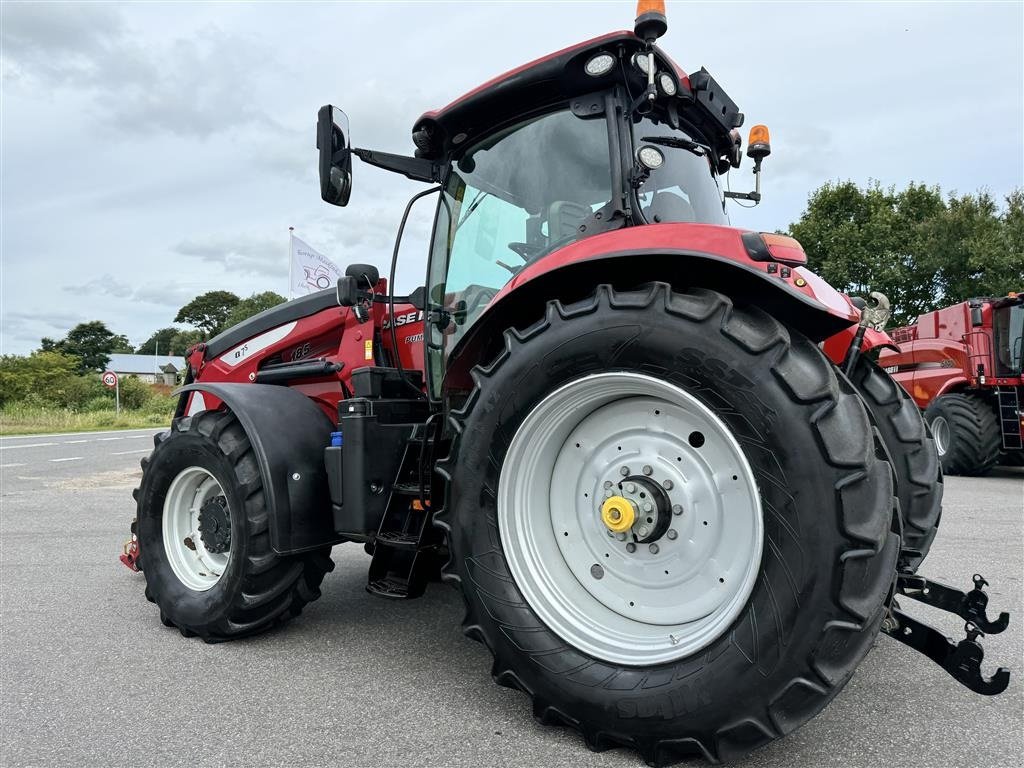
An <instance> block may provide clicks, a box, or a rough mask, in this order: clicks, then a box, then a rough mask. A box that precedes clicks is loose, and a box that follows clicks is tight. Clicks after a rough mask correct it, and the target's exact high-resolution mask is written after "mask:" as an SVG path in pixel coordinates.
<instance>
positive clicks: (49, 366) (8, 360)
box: [0, 350, 80, 404]
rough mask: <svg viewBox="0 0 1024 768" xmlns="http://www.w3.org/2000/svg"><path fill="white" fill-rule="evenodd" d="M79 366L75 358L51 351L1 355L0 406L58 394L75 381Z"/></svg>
mask: <svg viewBox="0 0 1024 768" xmlns="http://www.w3.org/2000/svg"><path fill="white" fill-rule="evenodd" d="M79 365H80V361H79V360H78V358H77V357H72V356H71V355H67V354H64V353H63V352H56V351H53V350H40V351H38V352H33V353H32V354H31V355H4V356H3V357H0V404H3V403H9V402H16V401H18V400H25V399H27V398H28V397H29V395H32V394H35V395H36V396H37V397H38V398H45V397H47V396H49V395H50V394H52V393H56V392H59V391H62V390H63V388H64V386H65V383H66V382H68V381H69V380H71V379H74V378H75V374H77V372H78V367H79Z"/></svg>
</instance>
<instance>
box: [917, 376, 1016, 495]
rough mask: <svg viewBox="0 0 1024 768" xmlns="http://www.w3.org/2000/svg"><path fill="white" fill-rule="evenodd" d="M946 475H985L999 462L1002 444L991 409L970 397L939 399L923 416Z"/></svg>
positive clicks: (979, 399)
mask: <svg viewBox="0 0 1024 768" xmlns="http://www.w3.org/2000/svg"><path fill="white" fill-rule="evenodd" d="M924 418H925V420H926V421H927V422H928V425H929V426H930V427H931V430H932V434H933V435H934V436H935V447H936V449H937V450H938V452H939V460H940V461H941V462H942V471H943V472H945V473H946V474H947V475H968V476H980V475H987V474H988V473H989V472H991V471H992V468H993V467H994V466H995V465H996V463H997V462H998V461H999V453H1000V451H1001V450H1002V440H1001V438H1000V434H999V423H998V422H997V421H996V415H995V411H994V409H993V408H992V407H991V406H990V405H989V404H988V403H986V402H985V401H984V400H982V399H981V398H979V397H975V396H973V395H960V394H954V395H943V396H942V397H939V398H936V399H935V400H933V401H932V403H931V404H930V405H929V406H928V408H927V409H926V410H925V412H924Z"/></svg>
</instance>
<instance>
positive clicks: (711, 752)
mask: <svg viewBox="0 0 1024 768" xmlns="http://www.w3.org/2000/svg"><path fill="white" fill-rule="evenodd" d="M659 299H661V300H660V301H659ZM602 304H603V305H605V306H606V307H607V308H609V309H611V310H615V309H617V308H619V307H623V306H628V307H634V308H635V307H638V306H639V307H644V308H648V307H652V306H656V305H660V306H661V307H662V308H663V309H664V311H666V312H667V313H669V314H676V315H681V316H683V317H686V318H688V319H692V320H696V321H697V322H706V321H709V320H710V318H712V317H713V316H715V315H716V314H717V313H720V315H721V317H720V320H719V322H718V330H719V332H720V333H722V335H724V336H726V337H727V338H729V339H730V340H732V341H733V343H735V344H737V345H738V346H740V347H742V348H743V349H745V350H746V351H747V352H748V353H751V354H759V355H767V354H769V353H770V354H771V355H772V358H771V359H772V360H773V365H772V373H773V375H774V376H775V378H776V379H777V380H778V381H779V382H780V383H781V384H782V385H783V389H784V390H785V391H787V392H788V393H789V394H790V397H791V398H792V399H793V400H794V401H795V402H796V403H798V404H800V405H806V404H811V405H813V404H815V403H821V405H820V406H819V407H817V408H815V409H814V415H813V417H812V418H811V419H810V421H811V422H812V423H813V425H814V429H815V431H816V434H817V435H818V438H819V439H820V441H821V444H822V446H824V447H825V448H826V450H825V456H826V458H827V460H828V462H829V463H830V464H832V465H833V466H834V467H836V468H849V469H852V470H854V471H852V472H850V473H849V474H848V475H846V476H845V477H844V478H843V480H842V482H841V485H842V488H843V489H850V493H849V497H848V496H847V494H844V493H841V492H840V489H839V488H838V487H837V493H836V496H837V505H838V511H839V514H840V521H838V522H839V524H840V528H841V530H842V531H843V533H844V535H845V536H846V537H847V539H848V540H849V547H848V549H847V550H846V552H845V555H844V556H843V557H842V559H841V561H840V562H841V565H840V568H841V574H840V579H841V582H842V583H843V585H844V590H845V591H848V593H849V594H846V595H841V594H836V595H835V596H834V598H833V599H834V601H835V605H836V608H837V610H841V611H843V613H845V614H849V615H851V616H855V617H857V618H863V617H862V616H860V615H859V614H861V613H863V611H862V610H861V608H860V606H861V605H863V606H870V607H871V609H872V610H871V611H870V613H876V614H878V615H881V613H882V610H883V609H884V605H885V602H886V598H887V596H888V594H889V590H890V587H891V584H892V580H893V578H894V577H895V563H896V556H897V553H898V549H899V537H898V536H896V535H895V534H892V533H890V530H889V528H890V526H889V523H890V520H891V516H892V514H893V510H894V503H895V499H894V497H893V494H892V486H891V477H890V473H889V470H888V467H887V466H886V464H885V462H884V461H883V460H881V459H879V458H878V457H877V456H876V454H875V451H874V448H873V446H872V445H870V440H869V438H868V437H867V435H869V434H870V430H869V429H868V427H867V423H866V416H865V414H864V410H863V408H861V407H860V405H859V402H858V400H857V398H856V397H855V396H854V390H853V388H852V387H851V386H850V385H849V384H848V383H846V382H845V379H842V378H840V377H836V376H835V375H834V373H833V371H832V369H831V367H830V366H829V365H828V363H827V362H826V361H825V359H824V358H823V357H822V356H821V355H820V353H819V352H818V350H817V349H816V348H815V347H814V345H813V344H811V343H810V342H809V341H807V340H806V339H803V338H802V337H801V338H794V337H791V335H790V333H789V332H788V331H787V329H785V327H784V326H782V325H781V324H780V323H778V321H776V320H775V319H774V318H772V317H771V316H770V315H767V314H765V313H763V312H761V311H760V310H749V309H745V308H744V309H739V308H736V307H734V306H733V304H732V302H731V301H730V300H729V299H728V298H727V297H725V296H723V295H721V294H717V293H714V292H711V291H704V290H693V291H689V292H687V293H685V294H681V293H676V292H674V291H673V290H672V288H671V287H670V286H668V285H667V284H663V283H659V284H653V285H652V286H650V287H649V288H648V289H647V290H644V289H640V290H637V291H633V292H628V293H620V292H616V291H614V290H613V289H612V288H611V287H610V286H606V285H602V286H600V287H598V288H597V290H596V291H595V293H594V295H593V296H592V297H591V299H589V300H585V301H583V302H580V303H579V304H578V305H573V306H571V307H569V308H566V307H564V306H563V305H562V304H561V303H560V302H558V301H551V302H549V303H548V307H547V311H546V313H545V316H544V318H543V319H542V320H539V321H538V322H536V323H534V324H533V325H531V326H530V327H529V328H528V329H527V330H526V331H518V330H515V329H510V330H508V331H506V332H505V333H504V335H503V340H504V347H503V349H502V350H501V351H500V352H499V353H498V354H497V355H496V356H495V358H494V359H493V360H492V361H491V362H490V363H488V364H486V365H478V366H477V367H475V368H474V369H473V371H472V379H473V381H474V384H475V386H474V389H473V391H472V392H471V393H470V395H469V397H468V398H467V399H466V401H465V403H464V404H463V406H462V407H461V408H460V409H458V410H454V411H453V412H452V413H451V415H450V425H451V428H452V432H453V440H452V443H451V448H450V451H449V454H448V456H447V457H446V458H445V459H443V460H442V461H441V462H439V463H438V467H437V468H438V472H439V474H441V476H442V477H444V478H446V479H448V480H451V479H452V476H453V474H454V472H455V470H456V467H457V456H458V452H459V447H460V442H461V440H462V439H463V438H464V436H465V434H466V432H465V427H466V422H467V420H468V418H469V416H470V415H471V413H472V412H473V410H474V408H475V407H476V405H477V404H478V403H479V402H480V399H481V397H483V392H482V390H483V389H484V388H485V387H486V383H487V380H488V379H489V378H491V377H493V376H494V375H495V374H496V372H498V371H499V370H500V369H501V366H502V365H503V364H504V363H505V362H506V361H507V360H508V358H509V357H510V355H511V353H512V352H513V351H514V349H515V348H516V347H518V346H523V345H524V344H527V343H528V342H529V340H530V339H531V338H533V337H535V336H536V335H537V334H539V333H541V332H542V331H544V330H546V329H547V328H548V327H550V326H551V325H552V324H553V323H555V322H564V321H565V319H566V318H572V317H575V316H578V315H579V314H584V313H589V312H592V311H594V310H595V309H596V308H597V307H598V306H600V305H602ZM764 324H768V325H770V326H771V327H770V328H769V329H765V328H762V327H758V326H759V325H764ZM751 326H753V327H751ZM713 332H714V331H712V330H710V329H709V333H713ZM851 420H853V422H864V423H851ZM858 427H859V429H858ZM858 435H865V438H864V439H861V440H856V439H853V438H855V437H856V436H858ZM448 487H449V491H450V483H449V486H448ZM861 489H863V490H861ZM861 494H864V495H866V497H867V498H869V499H872V500H875V499H877V498H879V497H881V498H883V499H885V500H886V502H887V503H883V504H882V505H881V508H877V507H876V508H875V509H873V511H872V514H873V516H874V517H875V518H877V519H872V520H869V521H867V527H866V528H864V529H858V531H859V533H858V535H856V536H854V535H850V534H847V533H846V524H845V522H844V521H845V520H846V517H847V514H853V512H852V511H849V510H847V509H846V508H847V507H848V506H849V504H850V501H849V499H852V498H855V497H857V496H859V495H861ZM447 496H448V497H447V498H446V499H445V500H444V504H443V505H442V507H441V508H440V509H439V510H438V513H437V514H436V515H435V524H436V525H437V526H438V527H439V528H440V529H441V530H442V531H444V533H445V535H446V537H449V538H450V535H451V532H452V521H451V515H452V514H453V511H452V509H451V501H452V500H451V498H450V492H449V493H448V494H447ZM489 522H490V521H489ZM872 535H873V536H874V539H873V540H872ZM449 544H450V541H449ZM865 544H869V545H871V548H870V549H865V548H864V545H865ZM767 551H768V548H766V552H767ZM449 552H450V557H449V559H448V561H447V562H446V563H445V565H444V567H443V578H444V580H445V581H448V582H450V583H455V584H460V583H463V578H462V575H461V574H460V573H459V572H458V570H457V569H458V563H457V562H456V556H457V553H456V550H455V549H454V548H453V547H451V546H449ZM864 562H869V563H870V564H872V567H873V569H874V570H875V571H877V572H878V573H880V574H882V578H881V579H879V578H878V577H876V578H872V579H867V580H865V579H864V578H863V575H864V574H863V570H862V569H858V568H857V567H856V566H855V565H854V564H856V563H864ZM467 565H468V563H467ZM480 573H481V574H482V573H483V572H480ZM497 575H498V574H495V576H497ZM509 576H511V574H509ZM472 581H473V583H474V585H475V586H476V587H477V588H480V585H479V582H478V576H476V575H475V576H473V579H472ZM883 582H884V583H883ZM498 583H503V584H506V585H507V586H513V585H512V584H509V583H508V582H507V581H504V580H502V581H500V582H498ZM496 586H497V584H496V583H495V581H493V580H492V581H490V583H489V589H488V590H487V591H486V594H488V595H491V593H492V590H493V589H494V587H496ZM513 588H514V586H513ZM499 591H501V590H499ZM462 595H463V600H464V603H465V617H464V619H463V631H464V633H465V634H466V635H467V636H471V637H473V638H474V639H478V640H479V641H480V642H482V643H483V644H484V645H486V646H487V647H488V649H489V650H490V651H491V653H492V654H494V656H495V664H494V671H493V677H494V679H495V680H496V681H499V682H501V683H502V684H506V683H508V682H511V681H514V683H513V687H515V688H517V689H519V690H523V691H524V692H525V693H527V695H528V696H530V697H531V698H532V699H533V707H534V711H535V712H540V713H543V717H544V718H547V719H550V718H549V715H548V713H550V712H552V711H553V710H554V711H557V710H555V709H554V705H553V704H551V703H550V702H548V701H546V700H545V699H544V698H543V696H542V695H541V694H539V693H536V692H531V691H530V690H528V686H527V685H526V684H525V683H524V681H523V680H522V679H521V678H520V676H519V675H518V673H517V672H516V671H515V669H514V668H513V666H512V665H511V664H510V663H508V662H507V661H505V660H504V659H502V657H501V653H497V652H496V651H495V648H496V644H495V643H493V642H491V641H490V639H489V637H488V631H489V630H488V629H487V627H486V625H485V624H484V623H481V622H480V621H479V620H478V619H477V617H476V608H475V606H474V604H473V603H472V602H471V601H470V600H469V598H468V596H467V594H466V592H465V590H462ZM494 597H495V598H497V600H498V601H499V603H498V606H495V605H494V604H493V603H491V604H488V603H487V602H486V601H481V603H483V605H484V607H485V608H486V610H487V613H489V614H490V615H491V618H492V619H494V621H495V622H497V623H498V625H499V627H500V628H502V629H513V628H517V627H516V625H513V624H509V623H506V622H507V621H508V620H509V619H510V618H511V617H510V616H507V615H505V614H506V611H507V609H508V608H510V607H511V606H512V603H514V602H518V603H519V604H520V605H521V602H520V601H515V600H514V599H513V600H510V599H509V597H502V596H499V595H494ZM502 604H504V606H503V607H499V606H502ZM847 606H850V607H847ZM517 608H518V606H517ZM851 608H853V610H851ZM521 610H529V609H527V608H525V606H523V607H522V609H521ZM496 614H497V615H496ZM775 620H776V621H777V617H776V619H775ZM833 623H834V622H833ZM834 624H835V626H831V625H829V626H827V627H826V629H833V630H835V631H841V632H843V633H844V634H845V633H858V636H860V634H862V633H864V631H865V625H864V624H863V623H857V622H852V621H840V622H838V623H834ZM874 632H875V633H876V632H877V626H876V627H874ZM825 634H827V633H823V637H824V636H825ZM874 636H875V635H874V634H870V637H869V638H868V642H866V643H862V644H858V645H857V647H856V648H855V649H854V650H853V651H852V652H849V653H846V654H845V655H844V656H843V657H842V658H841V659H838V660H836V664H837V665H838V666H839V667H841V668H843V669H844V670H846V669H847V668H849V674H844V675H841V676H839V677H837V676H836V675H834V674H828V673H827V670H826V672H822V671H821V670H822V669H823V668H824V667H823V664H824V661H825V658H826V657H837V656H838V655H839V651H838V650H837V649H834V648H831V647H829V648H826V647H825V644H824V642H823V641H821V642H819V643H818V645H817V646H816V650H815V651H814V652H813V653H812V654H811V656H810V657H809V658H807V659H806V660H805V670H806V671H805V672H803V673H802V674H798V675H797V676H795V677H794V678H793V679H792V680H791V681H790V683H789V684H788V685H787V686H786V687H785V688H784V689H783V690H782V691H781V693H780V694H779V696H778V697H776V699H775V700H774V701H773V705H774V707H775V711H774V712H772V711H769V712H767V713H766V716H765V717H766V719H765V720H764V721H761V720H759V719H758V718H756V717H754V718H749V719H748V721H746V724H747V725H748V726H749V727H750V728H752V729H753V731H754V732H756V733H758V734H760V737H759V738H761V739H763V740H771V739H774V738H777V737H778V736H781V735H783V734H785V733H788V732H790V731H792V730H793V729H794V728H796V727H797V726H799V725H800V724H802V723H803V722H804V721H806V720H807V719H809V718H810V717H811V716H813V714H814V713H816V712H817V711H819V710H820V709H821V708H822V707H824V705H825V704H827V703H828V701H829V700H831V698H832V697H833V696H834V695H835V693H836V692H837V691H838V688H839V684H840V683H842V682H845V680H846V679H848V678H849V675H850V674H852V669H853V668H855V667H856V665H857V664H858V663H859V662H860V660H861V659H862V658H863V657H864V655H866V653H867V651H868V650H869V648H870V646H871V641H872V640H873V638H874ZM833 645H834V644H833ZM842 645H843V647H844V648H846V647H847V646H848V645H849V644H846V643H844V644H842ZM531 655H532V656H533V658H534V659H535V660H539V659H538V656H539V654H531ZM554 655H555V656H557V654H554ZM563 655H564V656H568V657H570V658H566V659H563V660H562V662H563V663H562V664H561V665H560V667H550V666H548V665H547V664H545V666H546V667H548V669H549V670H550V672H551V674H555V675H572V674H573V673H579V672H580V670H584V669H585V670H586V672H588V673H591V672H592V671H594V670H591V669H590V668H589V667H587V665H586V664H585V663H584V662H588V661H589V662H592V665H591V666H598V667H599V666H601V662H593V660H592V659H590V658H589V657H587V656H584V655H583V654H580V653H579V652H577V651H575V649H573V648H571V647H567V649H566V650H565V651H564V652H563ZM545 656H546V660H548V661H554V660H555V659H553V658H551V657H552V652H551V651H547V652H546V654H545ZM709 660H710V652H706V653H701V654H699V655H697V656H694V657H690V658H687V659H682V660H681V661H680V662H678V663H674V664H675V666H676V667H678V668H679V670H678V671H677V672H676V677H675V679H680V676H684V677H685V676H689V675H690V674H693V673H695V672H697V671H699V670H700V669H701V668H702V667H703V666H704V664H705V663H707V662H708V661H709ZM829 660H835V659H834V658H832V659H829ZM684 669H685V672H684V671H683V670H684ZM618 677H619V676H618V675H612V676H611V678H609V677H608V676H607V675H603V676H600V683H598V682H597V681H596V680H595V681H594V682H593V683H590V684H593V685H597V684H600V686H601V687H609V686H610V685H611V682H612V680H614V679H616V678H618ZM576 681H577V682H583V680H581V679H580V678H579V677H577V678H576ZM614 688H615V689H620V686H618V685H615V686H614ZM797 689H799V690H802V691H804V692H805V693H804V695H803V696H802V700H803V702H804V704H809V706H803V707H800V708H798V711H796V712H795V714H793V715H789V714H787V713H786V712H784V711H783V710H784V707H783V706H782V703H783V702H782V701H781V700H782V699H783V698H784V697H785V696H787V695H789V692H790V691H793V690H797ZM558 719H559V720H561V721H564V724H567V725H569V726H570V727H572V728H574V729H576V730H578V731H580V732H581V733H582V734H583V736H584V739H585V741H586V742H587V743H588V745H590V744H603V743H605V742H606V741H609V740H611V741H613V742H614V744H615V745H623V744H628V745H631V746H633V747H634V748H636V749H638V750H639V751H640V752H641V754H642V755H643V756H644V758H645V759H646V760H647V761H648V762H650V763H651V764H659V765H661V764H665V763H666V762H667V761H670V760H675V759H678V757H679V756H682V755H692V754H700V755H702V756H703V757H704V758H705V759H707V760H708V761H710V762H717V761H718V760H719V759H720V758H721V757H723V756H726V755H733V754H735V755H739V754H743V753H746V752H748V751H749V750H750V749H752V748H753V746H751V743H750V742H741V740H734V738H733V737H732V735H731V734H730V731H731V730H735V729H736V728H737V727H738V726H741V725H743V723H733V724H730V725H728V726H724V727H722V728H720V729H718V730H717V731H716V732H715V733H714V734H711V735H710V736H698V735H687V736H685V737H683V738H662V739H657V738H653V739H644V740H642V741H638V740H637V739H635V738H621V737H614V736H612V735H610V734H607V733H605V732H603V731H602V730H601V729H600V728H598V727H596V726H594V725H591V724H589V723H586V722H580V721H578V720H575V719H573V718H570V717H560V718H558ZM762 743H763V742H762ZM754 746H757V744H755V745H754Z"/></svg>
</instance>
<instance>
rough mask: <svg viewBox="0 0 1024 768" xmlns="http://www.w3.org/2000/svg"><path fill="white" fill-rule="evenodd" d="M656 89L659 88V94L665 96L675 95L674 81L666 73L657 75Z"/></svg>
mask: <svg viewBox="0 0 1024 768" xmlns="http://www.w3.org/2000/svg"><path fill="white" fill-rule="evenodd" d="M658 87H659V88H661V92H662V93H664V94H665V95H666V96H675V95H676V90H678V89H677V88H676V81H675V80H673V79H672V75H670V74H669V73H668V72H659V73H658Z"/></svg>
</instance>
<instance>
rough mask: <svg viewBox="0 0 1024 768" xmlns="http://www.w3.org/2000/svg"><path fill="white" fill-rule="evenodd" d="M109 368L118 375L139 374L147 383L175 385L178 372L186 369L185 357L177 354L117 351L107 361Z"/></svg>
mask: <svg viewBox="0 0 1024 768" xmlns="http://www.w3.org/2000/svg"><path fill="white" fill-rule="evenodd" d="M107 370H109V371H113V372H114V373H116V374H117V375H118V376H137V377H138V378H139V379H141V380H142V381H144V382H146V383H147V384H167V385H169V386H174V385H175V384H176V383H177V380H178V373H179V372H180V371H183V370H185V358H183V357H177V356H175V355H124V354H120V353H115V354H112V355H111V356H110V360H108V361H107Z"/></svg>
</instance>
